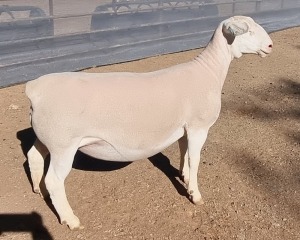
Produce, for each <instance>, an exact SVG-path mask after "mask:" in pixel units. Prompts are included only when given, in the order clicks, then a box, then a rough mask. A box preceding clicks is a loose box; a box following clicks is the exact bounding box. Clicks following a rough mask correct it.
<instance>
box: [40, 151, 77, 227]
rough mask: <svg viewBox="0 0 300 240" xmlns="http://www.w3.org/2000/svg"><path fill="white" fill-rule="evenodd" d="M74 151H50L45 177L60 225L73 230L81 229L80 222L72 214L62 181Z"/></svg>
mask: <svg viewBox="0 0 300 240" xmlns="http://www.w3.org/2000/svg"><path fill="white" fill-rule="evenodd" d="M76 150H77V148H76V149H74V148H73V149H68V150H62V151H61V153H59V152H57V150H56V152H52V151H50V155H51V157H50V165H49V169H48V172H47V175H46V177H45V183H46V188H47V190H48V192H49V194H50V198H51V201H52V204H53V206H54V208H55V210H56V211H57V213H58V215H59V218H60V222H61V224H67V225H68V227H69V228H70V229H71V230H73V229H82V228H83V227H82V226H81V225H80V221H79V219H78V217H77V216H75V214H74V213H73V210H72V208H71V206H70V204H69V202H68V199H67V196H66V191H65V186H64V181H65V179H66V177H67V176H68V174H69V173H70V171H71V168H72V163H73V160H74V155H75V153H76Z"/></svg>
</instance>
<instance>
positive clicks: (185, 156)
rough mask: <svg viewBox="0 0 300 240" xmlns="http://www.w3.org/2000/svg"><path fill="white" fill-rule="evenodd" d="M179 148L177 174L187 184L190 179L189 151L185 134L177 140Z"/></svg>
mask: <svg viewBox="0 0 300 240" xmlns="http://www.w3.org/2000/svg"><path fill="white" fill-rule="evenodd" d="M178 144H179V150H180V167H179V174H180V176H181V178H182V180H183V182H184V183H185V184H187V185H188V184H189V180H190V167H189V153H188V142H187V136H186V135H184V136H183V137H182V138H180V139H179V140H178Z"/></svg>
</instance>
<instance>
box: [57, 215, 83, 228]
mask: <svg viewBox="0 0 300 240" xmlns="http://www.w3.org/2000/svg"><path fill="white" fill-rule="evenodd" d="M61 224H62V225H68V227H69V228H70V229H71V230H81V229H84V226H82V225H81V224H80V221H79V219H78V218H77V217H76V216H75V218H74V219H72V220H71V221H69V222H67V220H62V221H61Z"/></svg>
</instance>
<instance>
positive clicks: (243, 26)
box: [223, 20, 249, 36]
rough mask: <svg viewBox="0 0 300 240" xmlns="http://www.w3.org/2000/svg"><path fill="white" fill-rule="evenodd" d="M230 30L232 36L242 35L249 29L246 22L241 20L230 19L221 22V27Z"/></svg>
mask: <svg viewBox="0 0 300 240" xmlns="http://www.w3.org/2000/svg"><path fill="white" fill-rule="evenodd" d="M224 28H225V30H227V31H229V32H231V33H232V34H233V35H234V36H238V35H242V34H244V33H246V32H248V31H249V26H248V24H247V23H246V22H243V21H239V20H236V21H230V22H227V23H226V22H225V23H224V24H223V29H224Z"/></svg>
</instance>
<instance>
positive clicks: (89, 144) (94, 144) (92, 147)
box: [79, 128, 184, 162]
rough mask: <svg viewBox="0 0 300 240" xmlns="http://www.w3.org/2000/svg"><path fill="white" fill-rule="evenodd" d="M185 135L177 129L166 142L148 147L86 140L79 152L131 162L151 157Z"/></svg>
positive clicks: (93, 139)
mask: <svg viewBox="0 0 300 240" xmlns="http://www.w3.org/2000/svg"><path fill="white" fill-rule="evenodd" d="M183 135H184V129H183V128H179V129H177V130H176V131H175V132H174V133H173V134H172V135H171V136H169V137H168V138H167V139H164V141H159V142H155V143H154V142H153V143H152V144H151V143H148V146H143V147H138V148H137V147H136V148H134V147H129V146H125V145H120V144H115V145H114V144H111V143H109V142H107V141H105V140H103V139H98V138H85V139H83V140H82V142H81V144H80V145H81V147H79V151H81V152H83V153H85V154H87V155H89V156H91V157H94V158H97V159H102V160H107V161H114V162H128V161H129V162H131V161H136V160H139V159H145V158H148V157H151V156H153V155H155V154H157V153H159V152H161V151H163V150H164V149H165V148H167V147H168V146H170V145H171V144H173V143H174V142H176V141H177V140H178V139H179V138H181V137H182V136H183Z"/></svg>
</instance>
